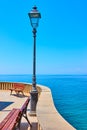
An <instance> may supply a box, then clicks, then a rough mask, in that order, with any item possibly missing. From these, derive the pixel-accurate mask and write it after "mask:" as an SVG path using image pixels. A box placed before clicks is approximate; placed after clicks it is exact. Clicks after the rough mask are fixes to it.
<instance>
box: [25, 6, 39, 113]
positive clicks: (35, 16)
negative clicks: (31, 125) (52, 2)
mask: <svg viewBox="0 0 87 130" xmlns="http://www.w3.org/2000/svg"><path fill="white" fill-rule="evenodd" d="M28 15H29V18H30V22H31V26H32V28H33V31H32V32H33V37H34V45H33V77H32V90H31V92H30V95H31V101H30V115H36V104H37V101H38V91H37V88H36V32H37V30H36V29H37V27H38V24H39V19H40V18H41V14H40V13H39V12H38V10H37V7H36V6H34V7H33V9H32V10H31V12H30V13H28Z"/></svg>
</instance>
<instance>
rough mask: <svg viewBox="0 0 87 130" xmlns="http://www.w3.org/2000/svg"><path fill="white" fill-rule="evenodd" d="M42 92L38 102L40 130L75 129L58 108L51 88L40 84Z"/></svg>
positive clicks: (37, 111)
mask: <svg viewBox="0 0 87 130" xmlns="http://www.w3.org/2000/svg"><path fill="white" fill-rule="evenodd" d="M39 87H40V88H41V90H42V91H41V94H40V97H39V100H38V103H37V109H36V113H37V119H38V122H39V125H38V130H75V128H74V127H72V126H71V125H70V124H69V123H68V122H67V121H66V120H65V119H64V118H63V117H62V116H61V115H60V114H59V113H58V112H57V110H56V108H55V106H54V102H53V99H52V94H51V90H50V89H49V88H47V87H45V86H40V85H39Z"/></svg>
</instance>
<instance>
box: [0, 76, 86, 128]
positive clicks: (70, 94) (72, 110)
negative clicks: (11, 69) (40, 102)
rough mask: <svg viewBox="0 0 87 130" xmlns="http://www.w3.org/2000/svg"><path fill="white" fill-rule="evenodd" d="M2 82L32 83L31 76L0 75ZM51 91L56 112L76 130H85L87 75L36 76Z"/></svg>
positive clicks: (39, 82) (38, 81)
mask: <svg viewBox="0 0 87 130" xmlns="http://www.w3.org/2000/svg"><path fill="white" fill-rule="evenodd" d="M0 81H1V82H2V81H3V82H25V83H32V75H0ZM36 82H37V84H40V85H45V86H47V87H49V88H50V89H51V92H52V96H53V100H54V104H55V107H56V109H57V111H58V112H59V113H60V114H61V115H62V116H63V118H64V119H65V120H67V121H68V122H69V123H70V124H71V125H72V126H73V127H75V128H76V129H77V130H87V75H36Z"/></svg>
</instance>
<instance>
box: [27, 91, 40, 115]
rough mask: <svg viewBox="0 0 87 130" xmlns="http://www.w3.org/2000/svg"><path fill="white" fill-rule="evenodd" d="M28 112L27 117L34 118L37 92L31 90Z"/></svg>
mask: <svg viewBox="0 0 87 130" xmlns="http://www.w3.org/2000/svg"><path fill="white" fill-rule="evenodd" d="M30 97H31V99H30V112H29V115H30V116H36V105H37V101H38V91H37V90H35V91H34V90H32V91H31V92H30Z"/></svg>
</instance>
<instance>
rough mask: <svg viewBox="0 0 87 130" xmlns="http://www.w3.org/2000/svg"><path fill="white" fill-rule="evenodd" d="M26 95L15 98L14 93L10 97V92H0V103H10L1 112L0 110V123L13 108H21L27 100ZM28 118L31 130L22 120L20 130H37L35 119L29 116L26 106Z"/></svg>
mask: <svg viewBox="0 0 87 130" xmlns="http://www.w3.org/2000/svg"><path fill="white" fill-rule="evenodd" d="M27 96H28V95H27V94H26V96H22V95H19V96H17V95H16V94H15V92H14V93H13V95H10V91H6V90H5V91H3V90H0V102H1V103H2V102H6V103H10V105H8V106H7V107H5V108H4V109H3V110H0V122H1V121H2V120H3V119H4V118H5V117H6V115H7V114H8V113H9V112H10V111H11V110H12V109H13V108H21V107H22V105H23V103H24V102H25V101H26V99H27ZM27 114H28V118H29V121H30V122H31V124H32V128H30V126H29V125H28V123H27V121H26V120H25V119H24V118H22V121H21V130H37V129H38V125H37V117H35V116H31V117H30V116H29V105H28V111H27Z"/></svg>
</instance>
